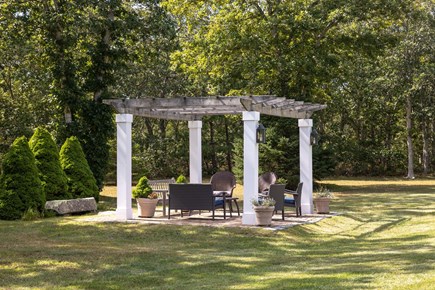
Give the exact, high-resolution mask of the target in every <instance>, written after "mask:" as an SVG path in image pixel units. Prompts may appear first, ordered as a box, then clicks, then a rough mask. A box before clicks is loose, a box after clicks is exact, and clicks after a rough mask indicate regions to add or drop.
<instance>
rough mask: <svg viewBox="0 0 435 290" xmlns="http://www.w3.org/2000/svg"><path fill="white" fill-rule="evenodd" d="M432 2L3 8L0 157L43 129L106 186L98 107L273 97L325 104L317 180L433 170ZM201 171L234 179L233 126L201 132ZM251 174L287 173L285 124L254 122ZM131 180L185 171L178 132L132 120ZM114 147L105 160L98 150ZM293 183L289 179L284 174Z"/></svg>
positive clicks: (294, 135) (117, 0)
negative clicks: (261, 132)
mask: <svg viewBox="0 0 435 290" xmlns="http://www.w3.org/2000/svg"><path fill="white" fill-rule="evenodd" d="M434 6H435V5H434V3H433V1H364V3H362V2H361V1H329V0H320V1H318V0H311V1H300V0H296V1H226V0H223V1H179V0H168V1H121V0H110V1H72V0H56V1H12V0H6V1H2V2H1V4H0V158H1V159H3V158H4V154H5V153H6V151H7V150H8V148H9V146H10V145H11V144H12V142H13V141H14V140H15V139H16V138H17V137H19V136H22V135H24V136H26V137H30V136H31V135H32V134H33V130H34V128H36V127H38V126H43V127H45V128H46V129H48V130H49V131H50V132H52V133H53V135H55V136H56V142H57V144H58V145H60V144H62V143H63V142H64V141H65V140H66V138H68V137H70V136H71V135H75V136H77V137H78V139H79V140H80V142H81V144H82V146H83V150H84V152H85V155H86V158H87V159H88V162H89V165H90V167H91V170H92V172H93V174H94V176H95V178H96V180H97V184H98V186H99V187H100V188H101V187H102V185H103V181H104V179H105V176H106V173H109V174H108V175H107V178H109V179H110V178H111V177H113V168H114V162H115V159H114V152H113V150H114V144H115V142H114V140H113V138H114V136H113V133H114V123H113V118H112V116H113V115H112V112H111V110H110V108H109V107H107V106H104V105H102V104H101V100H102V99H105V98H120V97H129V98H146V97H164V98H170V97H174V96H205V95H245V94H276V95H279V96H285V97H287V98H293V99H297V100H302V101H307V102H316V103H325V104H327V105H328V108H327V109H326V110H324V111H322V112H319V113H316V114H315V115H314V123H315V126H316V128H317V130H318V131H319V132H320V134H321V136H322V137H321V142H320V145H319V146H317V147H315V148H314V155H315V156H314V158H315V162H314V173H315V175H316V176H317V177H318V178H321V177H322V176H325V175H326V174H332V173H334V174H346V175H403V176H405V175H407V176H408V177H409V178H412V177H414V174H415V173H418V174H420V173H424V174H430V173H433V168H434V166H435V160H434V152H435V140H434V131H435V130H434V126H435V119H434V113H435V112H434V110H435V106H434V87H435V77H434V75H435V73H434V72H435V66H434V53H433V51H434V50H435V49H434V43H435V40H434V39H435V35H434V33H435V32H434V31H435V27H434V26H435V21H434V15H435V8H434ZM203 121H204V124H203V146H204V147H203V155H204V158H203V160H204V165H203V168H204V171H205V172H204V173H205V174H209V175H211V174H213V173H214V172H216V171H217V170H220V169H230V170H232V171H234V172H237V171H238V170H240V167H241V166H242V164H240V162H238V161H239V160H240V157H241V154H242V152H241V150H242V146H241V137H242V124H241V120H240V118H239V117H229V116H228V117H211V118H206V119H204V120H203ZM262 123H263V124H264V125H265V126H266V127H267V128H268V131H267V134H268V135H267V137H268V141H267V144H265V145H262V146H261V148H260V150H261V159H260V165H261V167H262V170H274V171H276V172H277V174H278V176H280V177H284V178H287V179H288V180H289V181H291V180H293V179H294V178H296V179H297V175H298V165H299V162H298V143H297V142H298V129H297V122H296V121H295V120H283V119H278V118H273V117H263V116H262ZM133 125H134V129H133V134H134V135H133V150H134V154H133V155H134V163H133V164H134V169H133V171H134V173H135V174H137V175H143V174H146V175H147V176H148V177H149V178H156V177H171V176H178V175H179V174H185V175H186V174H187V170H188V148H187V144H188V131H187V124H186V123H185V122H173V121H163V120H151V119H145V118H135V120H134V122H133ZM111 150H112V151H111ZM295 176H296V177H295Z"/></svg>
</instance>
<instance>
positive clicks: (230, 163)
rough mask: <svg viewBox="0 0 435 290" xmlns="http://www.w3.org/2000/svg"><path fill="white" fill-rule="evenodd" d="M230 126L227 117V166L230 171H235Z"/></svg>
mask: <svg viewBox="0 0 435 290" xmlns="http://www.w3.org/2000/svg"><path fill="white" fill-rule="evenodd" d="M229 131H230V130H229V128H228V119H227V118H225V144H226V145H227V146H226V149H227V166H228V171H230V172H233V165H232V151H231V142H230V132H229Z"/></svg>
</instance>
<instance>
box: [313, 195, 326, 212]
mask: <svg viewBox="0 0 435 290" xmlns="http://www.w3.org/2000/svg"><path fill="white" fill-rule="evenodd" d="M313 201H314V205H315V206H316V211H317V213H329V202H330V198H327V197H318V198H315V199H313Z"/></svg>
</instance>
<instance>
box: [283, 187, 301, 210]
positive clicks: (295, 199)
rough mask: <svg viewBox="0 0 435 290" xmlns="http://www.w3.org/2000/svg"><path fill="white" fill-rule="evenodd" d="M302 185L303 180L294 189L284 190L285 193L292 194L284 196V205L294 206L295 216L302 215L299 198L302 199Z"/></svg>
mask: <svg viewBox="0 0 435 290" xmlns="http://www.w3.org/2000/svg"><path fill="white" fill-rule="evenodd" d="M303 185H304V183H303V182H300V183H299V184H298V187H297V188H296V191H293V190H286V191H285V193H286V194H292V195H293V198H291V197H285V198H284V206H288V207H294V208H295V209H296V216H301V215H302V206H301V200H302V186H303Z"/></svg>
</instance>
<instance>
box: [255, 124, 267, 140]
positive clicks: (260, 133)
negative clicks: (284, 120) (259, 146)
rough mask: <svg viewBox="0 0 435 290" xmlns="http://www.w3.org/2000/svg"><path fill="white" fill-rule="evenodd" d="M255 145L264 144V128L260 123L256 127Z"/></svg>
mask: <svg viewBox="0 0 435 290" xmlns="http://www.w3.org/2000/svg"><path fill="white" fill-rule="evenodd" d="M257 143H263V144H264V143H266V128H265V127H264V126H263V124H261V123H259V124H258V127H257Z"/></svg>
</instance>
